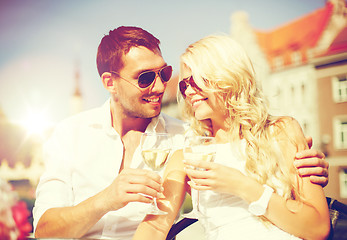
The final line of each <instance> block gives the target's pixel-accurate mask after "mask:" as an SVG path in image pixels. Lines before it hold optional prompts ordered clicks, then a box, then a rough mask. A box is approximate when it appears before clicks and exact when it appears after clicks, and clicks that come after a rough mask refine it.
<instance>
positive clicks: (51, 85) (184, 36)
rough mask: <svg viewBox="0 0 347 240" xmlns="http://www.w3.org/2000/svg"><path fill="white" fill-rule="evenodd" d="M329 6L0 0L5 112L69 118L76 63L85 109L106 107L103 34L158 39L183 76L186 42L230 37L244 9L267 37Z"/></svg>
mask: <svg viewBox="0 0 347 240" xmlns="http://www.w3.org/2000/svg"><path fill="white" fill-rule="evenodd" d="M324 5H325V0H263V1H258V0H242V1H240V0H175V1H165V0H162V1H159V0H126V1H125V0H124V1H120V0H113V1H111V0H99V1H97V0H94V1H93V0H73V1H71V0H0V108H1V109H2V110H3V111H4V113H5V114H6V115H7V117H8V118H9V119H10V120H15V121H19V120H21V119H22V118H23V117H24V116H25V115H26V112H27V111H28V109H39V110H42V111H44V112H45V114H46V116H47V118H48V119H50V120H51V121H60V120H62V119H63V118H65V117H67V116H68V115H69V100H70V96H71V94H72V92H73V89H74V69H75V67H76V65H77V62H78V65H79V67H80V70H81V89H82V94H83V97H84V109H88V108H91V107H95V106H99V105H100V104H102V103H103V102H104V101H105V100H106V99H107V98H108V94H107V92H106V91H105V90H104V89H103V87H102V85H101V81H100V79H99V76H98V74H97V70H96V64H95V56H96V50H97V46H98V44H99V42H100V40H101V38H102V37H103V35H104V34H107V33H108V31H109V30H111V29H114V28H116V27H118V26H121V25H133V26H139V27H142V28H144V29H146V30H148V31H149V32H151V33H152V34H154V35H155V36H156V37H158V38H159V39H160V41H161V48H162V52H163V56H164V58H165V60H166V61H167V62H168V63H169V64H172V65H173V66H174V69H175V72H177V66H178V61H179V56H180V54H181V53H182V52H183V51H184V49H185V48H186V47H187V46H188V44H190V43H192V42H194V41H196V40H198V39H200V38H202V37H204V36H206V35H209V34H213V33H229V32H230V30H229V29H230V16H231V14H232V13H233V12H235V11H239V10H243V11H246V12H247V13H248V14H249V21H250V24H251V25H252V26H253V27H254V28H256V29H259V30H264V31H266V30H271V29H274V28H276V27H278V26H280V25H283V24H285V23H287V22H290V21H292V20H293V19H295V18H298V17H301V16H303V15H305V14H307V13H310V12H312V11H314V10H316V9H318V8H321V7H324Z"/></svg>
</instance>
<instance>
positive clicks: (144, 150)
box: [140, 133, 172, 215]
mask: <svg viewBox="0 0 347 240" xmlns="http://www.w3.org/2000/svg"><path fill="white" fill-rule="evenodd" d="M140 146H141V155H142V159H143V162H144V163H145V164H146V166H148V167H149V168H150V169H152V170H153V171H154V172H156V173H159V172H160V170H162V169H163V168H164V166H165V164H166V161H167V159H168V157H169V154H170V151H171V148H172V138H171V136H170V134H168V133H143V134H142V136H141V142H140ZM147 214H152V215H165V214H167V212H165V211H162V210H160V209H159V208H158V205H157V199H156V198H153V202H152V207H151V209H150V212H147Z"/></svg>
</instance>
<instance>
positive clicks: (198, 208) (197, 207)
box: [196, 190, 200, 212]
mask: <svg viewBox="0 0 347 240" xmlns="http://www.w3.org/2000/svg"><path fill="white" fill-rule="evenodd" d="M199 199H200V191H199V190H197V191H196V210H197V211H198V212H200V207H199V202H200V200H199Z"/></svg>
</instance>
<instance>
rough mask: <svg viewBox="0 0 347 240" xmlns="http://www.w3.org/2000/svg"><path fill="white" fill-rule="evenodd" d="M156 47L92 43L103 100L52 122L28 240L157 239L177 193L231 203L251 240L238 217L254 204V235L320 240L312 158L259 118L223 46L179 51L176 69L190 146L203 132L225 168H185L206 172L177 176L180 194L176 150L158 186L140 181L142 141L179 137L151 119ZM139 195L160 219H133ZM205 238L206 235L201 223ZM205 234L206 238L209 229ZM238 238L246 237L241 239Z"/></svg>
mask: <svg viewBox="0 0 347 240" xmlns="http://www.w3.org/2000/svg"><path fill="white" fill-rule="evenodd" d="M159 43H160V42H159V40H158V39H157V38H155V37H154V36H153V35H152V34H150V33H148V32H147V31H145V30H143V29H141V28H137V27H119V28H117V29H114V30H113V31H110V33H109V34H108V35H106V36H104V37H103V39H102V41H101V43H100V45H99V48H98V54H97V67H98V71H99V74H100V76H101V80H102V83H103V85H104V87H105V88H106V90H107V91H108V92H110V95H111V97H110V99H109V100H107V101H106V103H105V104H104V105H103V106H102V107H100V108H97V109H92V110H89V111H86V112H83V113H81V114H78V115H76V116H73V117H71V118H69V119H67V120H65V121H63V122H62V123H61V124H59V126H57V128H56V130H55V132H54V134H53V135H52V137H51V138H50V140H49V141H48V142H47V144H46V145H45V151H44V158H45V164H46V171H45V173H44V174H43V176H42V177H41V179H40V183H39V185H38V187H37V199H36V202H35V207H34V210H33V214H34V228H35V236H36V237H42V238H43V237H61V238H79V237H91V238H101V237H102V238H113V239H131V238H133V237H134V238H138V239H146V238H152V239H155V238H158V239H165V236H166V234H167V232H168V231H169V228H170V226H171V225H172V223H173V222H174V220H175V218H176V216H177V214H178V212H179V208H180V206H181V203H182V201H183V199H184V193H185V191H190V189H191V188H192V189H201V190H208V191H206V194H210V195H211V196H212V197H213V196H214V195H215V197H216V198H219V197H220V196H219V195H218V194H221V196H222V195H223V198H224V197H225V198H226V201H229V200H230V201H231V198H238V199H239V202H240V204H242V206H241V210H242V213H243V214H244V216H247V218H246V219H252V220H250V221H251V222H252V223H254V225H256V226H257V228H259V229H262V226H263V225H259V224H258V225H257V223H258V222H259V219H260V218H258V217H253V216H252V215H250V214H248V215H247V213H248V211H246V210H245V209H246V206H248V205H249V204H250V203H252V202H255V201H256V200H258V199H259V198H260V197H261V196H262V195H263V194H265V193H266V194H267V195H268V198H269V201H268V202H267V204H268V207H267V211H266V212H265V213H264V215H263V216H262V217H261V219H262V220H261V221H262V223H261V224H263V222H264V223H267V225H266V226H270V227H271V229H273V228H276V232H281V233H282V231H281V230H279V229H283V230H284V231H285V232H288V233H290V234H291V235H296V236H299V237H302V238H318V236H314V234H316V233H318V234H320V237H322V238H323V237H324V236H325V235H326V234H327V231H328V230H329V218H328V216H326V211H327V207H326V203H324V202H323V200H324V201H325V198H324V195H323V191H322V188H321V186H319V185H322V186H325V185H326V184H327V181H328V180H327V168H328V164H327V162H326V161H324V160H323V159H324V155H323V154H322V153H320V152H318V153H317V152H316V151H315V150H307V144H306V142H305V141H304V138H303V135H302V132H301V129H300V127H299V126H298V124H297V122H296V121H295V120H293V119H290V118H287V117H283V118H274V117H271V116H269V115H268V114H267V112H266V108H265V106H264V104H263V102H262V99H261V93H260V91H259V89H258V88H256V86H255V82H254V76H253V74H254V73H253V70H252V66H251V63H250V62H249V60H248V58H247V57H246V56H245V54H244V52H243V50H242V49H241V48H239V47H238V45H237V44H236V43H234V42H233V41H232V40H230V39H229V38H228V37H220V36H216V37H208V38H206V39H203V40H201V41H199V42H197V43H196V44H193V45H191V46H190V47H188V49H187V51H186V53H184V54H183V55H182V59H181V60H182V63H181V69H180V80H181V82H180V90H181V94H182V96H183V98H184V104H185V105H186V106H185V110H186V116H188V117H189V118H190V120H191V124H190V127H189V128H191V129H194V130H195V131H196V134H205V132H206V131H208V132H209V133H210V134H211V135H212V136H214V137H215V138H216V139H217V140H218V141H219V143H220V145H221V146H223V147H224V148H225V151H224V150H223V151H221V153H220V154H224V155H225V156H227V157H226V158H224V157H223V156H221V157H218V156H217V158H216V161H217V162H215V163H210V164H207V163H199V162H187V161H186V162H185V164H187V165H194V166H200V167H203V168H205V169H208V171H204V172H201V171H194V170H186V171H187V173H189V174H190V175H191V176H192V177H193V178H194V182H186V172H185V171H184V169H185V165H183V161H182V153H181V151H180V150H179V149H178V150H177V151H176V152H175V153H174V155H173V157H172V158H171V159H170V161H169V163H168V166H167V167H166V170H165V174H164V177H163V178H161V177H160V176H159V175H157V174H155V173H154V172H152V171H149V170H146V169H144V166H143V164H142V162H141V156H140V153H139V149H138V145H139V141H140V136H141V134H142V133H143V132H145V131H147V132H168V133H171V134H172V135H173V136H174V137H173V140H174V145H175V146H176V145H177V146H178V145H179V144H180V141H181V140H182V136H183V135H184V133H185V132H186V131H187V130H188V127H187V126H186V125H185V124H183V122H181V121H179V120H177V119H173V118H170V117H169V116H167V115H165V114H163V113H160V110H161V100H162V97H163V94H164V91H165V89H166V85H167V81H169V79H170V77H171V74H172V68H171V67H170V66H168V65H167V63H166V62H165V61H164V59H163V58H162V56H161V51H160V48H159ZM222 103H223V104H222ZM236 129H237V130H236ZM231 143H232V144H233V146H238V148H239V151H240V152H243V153H244V154H243V155H242V158H240V159H237V161H244V162H245V165H244V166H243V167H242V168H239V169H237V168H234V167H233V165H232V164H233V161H235V160H234V159H233V158H234V155H235V153H234V150H235V149H237V148H236V147H235V148H231ZM274 143H276V147H277V148H276V149H279V150H285V151H282V153H281V158H276V157H277V156H275V157H274V154H276V153H277V152H275V151H274V152H272V151H271V149H275V148H274V145H273V144H274ZM270 145H271V147H270V148H269V146H270ZM259 146H261V147H260V148H259ZM297 152H298V153H297ZM218 154H219V153H218ZM295 154H297V155H296V158H298V159H297V160H295V161H294V164H295V165H296V168H294V167H293V160H294V159H295ZM235 156H236V155H235ZM229 158H230V161H228V160H229ZM218 159H220V162H219V160H218ZM246 159H247V160H246ZM275 159H277V160H278V159H281V161H279V160H278V161H275ZM258 161H259V162H258ZM263 164H266V166H265V167H264V165H263ZM312 166H314V167H312ZM270 170H271V171H270ZM188 171H189V172H188ZM286 173H288V174H286ZM289 173H290V174H289ZM296 173H298V174H300V175H302V178H301V177H299V176H298V175H297V174H296ZM310 175H312V176H310ZM225 176H228V177H225ZM216 177H221V180H220V179H218V178H216ZM311 181H312V182H313V183H311ZM264 184H265V185H266V187H265V189H266V190H265V191H264V187H263V185H264ZM317 184H318V185H317ZM210 190H213V191H210ZM272 191H274V193H273V194H271V192H272ZM263 192H264V193H263ZM139 193H142V194H145V195H149V196H151V197H156V196H164V197H163V198H161V200H159V204H160V208H162V209H163V210H165V211H167V212H169V214H168V215H166V216H153V215H147V216H146V215H145V213H143V212H144V211H141V210H144V209H145V208H146V207H148V205H149V204H148V203H150V202H151V201H152V200H151V199H149V198H148V197H145V196H143V195H142V194H139ZM270 197H271V198H270ZM324 204H325V205H324ZM202 207H203V206H202ZM229 210H230V209H228V211H229ZM230 217H231V218H232V217H233V214H232V213H231V214H230ZM319 220H321V221H319ZM302 221H304V224H303V223H302ZM272 224H274V225H275V226H277V227H278V228H277V227H274V225H272ZM326 225H328V226H326ZM206 227H207V229H208V230H209V231H210V230H212V229H209V228H208V227H209V226H208V222H207V225H206ZM302 227H305V229H302ZM220 229H221V230H222V229H223V228H222V227H221V228H220ZM316 229H321V230H319V231H317V230H316ZM314 230H316V231H314ZM135 232H136V233H135ZM213 232H214V233H216V234H218V229H217V230H216V229H213ZM249 232H253V233H255V234H256V230H252V228H251V227H249ZM134 233H135V235H134ZM283 233H284V232H283ZM221 234H222V232H221ZM302 234H308V235H302ZM219 237H223V236H219Z"/></svg>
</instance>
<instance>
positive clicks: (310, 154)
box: [294, 137, 329, 187]
mask: <svg viewBox="0 0 347 240" xmlns="http://www.w3.org/2000/svg"><path fill="white" fill-rule="evenodd" d="M306 140H307V143H308V146H309V147H310V148H311V147H312V138H311V137H307V138H306ZM294 166H295V167H296V168H297V170H298V173H299V175H300V176H310V180H311V182H312V183H315V184H319V185H321V186H322V187H325V186H326V185H327V184H328V181H329V174H328V169H329V163H328V162H327V161H326V160H325V155H324V153H322V152H321V151H318V150H315V149H308V150H304V151H301V152H298V153H296V155H295V161H294Z"/></svg>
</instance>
